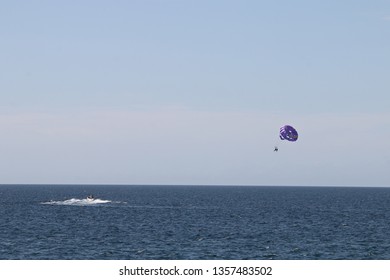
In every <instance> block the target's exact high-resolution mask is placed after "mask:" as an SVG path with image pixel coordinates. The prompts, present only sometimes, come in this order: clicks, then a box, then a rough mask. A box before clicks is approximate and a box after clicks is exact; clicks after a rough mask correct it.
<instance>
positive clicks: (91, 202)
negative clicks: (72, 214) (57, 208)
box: [41, 198, 112, 206]
mask: <svg viewBox="0 0 390 280" xmlns="http://www.w3.org/2000/svg"><path fill="white" fill-rule="evenodd" d="M110 202H112V201H111V200H103V199H99V198H97V199H88V198H84V199H78V198H71V199H67V200H60V201H54V200H50V201H47V202H42V203H41V204H47V205H75V206H89V205H97V204H105V203H110Z"/></svg>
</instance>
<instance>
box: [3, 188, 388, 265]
mask: <svg viewBox="0 0 390 280" xmlns="http://www.w3.org/2000/svg"><path fill="white" fill-rule="evenodd" d="M89 194H93V195H94V196H95V197H96V198H97V199H96V200H94V201H90V200H87V199H86V197H87V196H88V195H89ZM0 259H145V260H147V259H202V260H205V259H223V260H227V259H295V260H300V259H377V260H379V259H387V260H389V259H390V188H369V187H367V188H341V187H340V188H336V187H329V188H325V187H242V186H237V187H230V186H229V187H227V186H226V187H223V186H219V187H216V186H198V187H197V186H82V185H64V186H48V185H42V186H36V185H35V186H19V185H18V186H16V185H2V186H0Z"/></svg>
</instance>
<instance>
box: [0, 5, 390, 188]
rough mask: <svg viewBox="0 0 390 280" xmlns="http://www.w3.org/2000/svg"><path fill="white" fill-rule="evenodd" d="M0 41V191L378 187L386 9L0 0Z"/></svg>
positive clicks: (384, 129)
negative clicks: (9, 187) (283, 130)
mask: <svg viewBox="0 0 390 280" xmlns="http://www.w3.org/2000/svg"><path fill="white" fill-rule="evenodd" d="M0 37H1V44H0V61H1V63H0V85H1V87H0V88H1V92H0V97H1V99H0V100H1V102H0V131H1V138H0V184H40V183H42V184H191V185H196V184H204V185H213V184H218V185H225V184H226V185H294V186H297V185H298V186H300V185H302V186H312V185H314V186H317V185H320V186H328V185H329V186H390V175H389V170H390V141H389V139H390V129H389V128H390V110H389V106H390V79H389V77H388V76H389V73H390V71H389V70H390V2H388V1H378V0H374V1H361V0H360V1H359V0H358V1H351V0H350V1H303V0H298V1H293V2H292V1H254V0H248V1H245V0H244V1H229V0H226V1H222V0H214V1H203V0H198V1H190V0H188V1H185V0H166V1H163V0H154V1H153V0H142V1H141V0H139V1H123V0H118V1H72V0H70V1H39V2H37V1H3V2H2V6H1V9H0ZM284 124H290V125H293V126H294V127H295V128H296V129H297V130H298V132H299V140H298V141H297V142H295V143H288V142H286V141H281V140H280V139H279V137H278V132H279V127H280V126H282V125H284ZM275 145H277V146H279V152H277V153H275V152H273V148H274V146H275Z"/></svg>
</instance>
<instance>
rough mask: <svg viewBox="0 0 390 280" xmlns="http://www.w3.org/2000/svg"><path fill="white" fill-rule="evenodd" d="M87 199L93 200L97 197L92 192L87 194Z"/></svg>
mask: <svg viewBox="0 0 390 280" xmlns="http://www.w3.org/2000/svg"><path fill="white" fill-rule="evenodd" d="M87 200H88V201H93V200H95V197H94V196H93V195H92V194H90V195H88V196H87Z"/></svg>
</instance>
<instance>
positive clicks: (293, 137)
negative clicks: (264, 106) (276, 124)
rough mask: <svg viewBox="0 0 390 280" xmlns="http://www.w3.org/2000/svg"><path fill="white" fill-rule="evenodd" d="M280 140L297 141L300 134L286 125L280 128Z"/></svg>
mask: <svg viewBox="0 0 390 280" xmlns="http://www.w3.org/2000/svg"><path fill="white" fill-rule="evenodd" d="M279 137H280V139H282V140H288V141H293V142H294V141H297V139H298V132H297V131H296V130H295V128H293V127H292V126H290V125H285V126H282V127H281V128H280V134H279Z"/></svg>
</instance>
